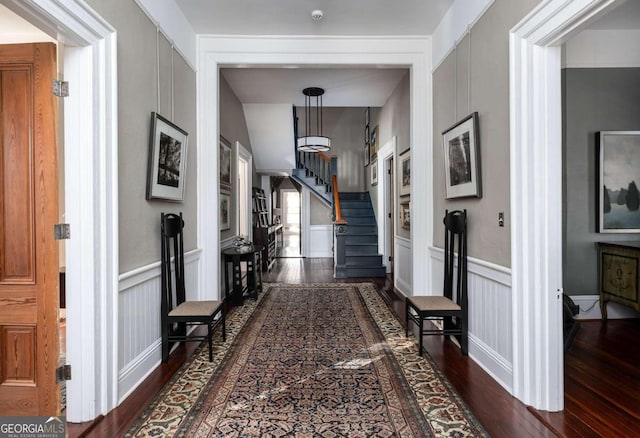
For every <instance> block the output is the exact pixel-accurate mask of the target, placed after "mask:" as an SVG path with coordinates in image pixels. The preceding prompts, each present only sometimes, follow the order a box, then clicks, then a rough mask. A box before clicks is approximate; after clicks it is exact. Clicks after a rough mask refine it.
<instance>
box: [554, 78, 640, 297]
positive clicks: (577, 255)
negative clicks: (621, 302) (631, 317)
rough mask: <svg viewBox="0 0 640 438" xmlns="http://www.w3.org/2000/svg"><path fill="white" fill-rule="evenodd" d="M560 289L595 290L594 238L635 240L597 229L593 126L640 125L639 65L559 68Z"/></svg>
mask: <svg viewBox="0 0 640 438" xmlns="http://www.w3.org/2000/svg"><path fill="white" fill-rule="evenodd" d="M562 95H563V102H562V113H563V114H562V115H563V117H562V120H563V130H562V131H563V160H564V173H563V199H564V211H563V228H564V245H563V247H564V257H563V259H564V267H563V271H564V282H563V286H564V290H565V292H566V293H567V294H569V295H597V294H598V293H599V292H598V291H599V288H598V273H597V266H598V258H597V251H596V246H595V244H594V242H598V241H618V240H639V238H638V235H637V234H599V233H597V232H596V215H597V204H596V202H597V188H596V176H597V174H598V159H597V156H596V154H597V149H596V143H595V133H596V132H597V131H616V130H618V131H638V130H640V68H569V69H565V70H562Z"/></svg>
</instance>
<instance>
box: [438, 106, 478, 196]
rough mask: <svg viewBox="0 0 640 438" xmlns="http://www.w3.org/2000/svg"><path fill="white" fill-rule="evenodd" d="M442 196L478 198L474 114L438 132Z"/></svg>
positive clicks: (476, 115)
mask: <svg viewBox="0 0 640 438" xmlns="http://www.w3.org/2000/svg"><path fill="white" fill-rule="evenodd" d="M442 139H443V148H444V175H445V176H444V179H445V189H446V198H447V199H451V198H465V197H476V198H481V197H482V183H481V178H480V176H481V175H480V144H479V135H478V113H477V112H474V113H472V114H470V115H468V116H467V117H465V118H464V119H462V120H460V121H459V122H458V123H456V124H455V125H454V126H452V127H451V128H449V129H447V130H446V131H444V132H443V133H442Z"/></svg>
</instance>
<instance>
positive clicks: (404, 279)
mask: <svg viewBox="0 0 640 438" xmlns="http://www.w3.org/2000/svg"><path fill="white" fill-rule="evenodd" d="M393 241H394V249H393V255H394V257H395V262H394V263H393V271H394V272H393V279H394V281H395V284H394V286H395V288H396V289H398V290H399V291H400V292H402V293H403V294H404V295H405V296H411V295H413V287H412V283H413V260H412V258H411V240H409V239H406V238H404V237H400V236H395V238H394V240H393Z"/></svg>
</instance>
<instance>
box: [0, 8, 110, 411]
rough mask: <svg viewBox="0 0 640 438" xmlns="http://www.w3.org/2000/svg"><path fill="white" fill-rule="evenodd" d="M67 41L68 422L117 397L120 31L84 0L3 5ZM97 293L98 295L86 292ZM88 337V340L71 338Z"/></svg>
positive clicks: (106, 408) (100, 408) (101, 408)
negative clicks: (118, 84)
mask: <svg viewBox="0 0 640 438" xmlns="http://www.w3.org/2000/svg"><path fill="white" fill-rule="evenodd" d="M3 4H4V5H5V6H7V7H8V8H9V9H11V10H12V11H14V12H15V13H17V14H18V15H20V16H21V17H23V18H24V19H26V20H27V21H29V22H30V23H31V24H33V25H34V26H36V27H38V28H39V29H40V30H42V31H44V32H45V33H47V34H48V35H49V36H51V37H52V38H54V39H55V40H61V39H62V40H64V43H65V51H64V59H63V62H64V74H65V78H64V79H65V80H67V81H69V82H70V89H71V91H70V94H69V97H66V98H65V105H64V130H65V137H64V146H63V147H64V151H65V154H64V156H65V161H64V169H65V170H64V175H65V176H64V178H65V218H66V221H67V222H68V223H69V224H71V239H70V240H68V241H67V242H66V293H67V363H68V364H71V365H72V376H73V378H72V379H71V380H69V381H68V382H67V412H66V417H67V421H70V422H81V421H89V420H93V419H94V418H96V417H97V416H98V415H101V414H102V415H104V414H106V413H107V412H108V411H109V410H111V409H112V408H114V407H115V406H116V405H117V401H118V400H117V396H118V386H117V385H118V362H117V360H118V325H117V321H118V270H119V267H118V147H117V146H118V143H117V141H118V130H117V128H118V123H117V122H118V113H117V93H118V88H117V69H116V67H117V38H116V33H115V29H114V28H113V27H112V26H111V25H109V23H107V22H106V21H104V20H103V19H102V18H101V17H100V16H99V15H98V14H96V13H95V12H94V11H93V10H92V9H91V8H90V7H89V6H87V5H86V4H85V3H84V2H83V1H82V0H4V1H3ZM87 291H94V293H93V294H90V293H86V292H87ZM78 333H82V336H69V334H78Z"/></svg>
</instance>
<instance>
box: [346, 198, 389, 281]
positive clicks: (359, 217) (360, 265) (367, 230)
mask: <svg viewBox="0 0 640 438" xmlns="http://www.w3.org/2000/svg"><path fill="white" fill-rule="evenodd" d="M339 197H340V207H341V211H342V217H343V219H344V220H345V221H346V222H347V223H346V224H345V225H336V231H335V235H336V247H335V248H334V251H335V258H336V269H335V276H336V278H354V277H384V276H386V275H387V274H386V268H385V266H384V264H383V263H382V255H380V254H379V253H378V225H377V224H376V217H375V213H374V211H373V207H372V205H371V198H370V197H369V193H368V192H363V193H359V192H351V193H340V195H339Z"/></svg>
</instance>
